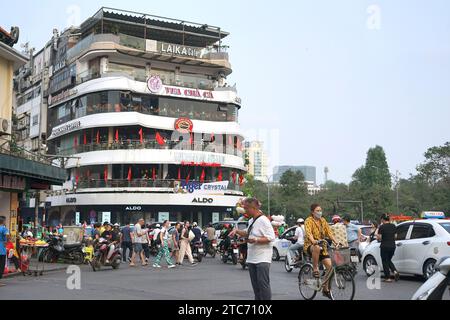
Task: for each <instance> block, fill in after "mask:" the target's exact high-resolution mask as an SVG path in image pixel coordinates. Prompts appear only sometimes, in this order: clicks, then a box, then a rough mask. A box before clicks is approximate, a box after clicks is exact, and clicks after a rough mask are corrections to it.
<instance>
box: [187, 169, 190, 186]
mask: <svg viewBox="0 0 450 320" xmlns="http://www.w3.org/2000/svg"><path fill="white" fill-rule="evenodd" d="M190 178H191V170H189V173H188V175H187V177H186V183H189V179H190Z"/></svg>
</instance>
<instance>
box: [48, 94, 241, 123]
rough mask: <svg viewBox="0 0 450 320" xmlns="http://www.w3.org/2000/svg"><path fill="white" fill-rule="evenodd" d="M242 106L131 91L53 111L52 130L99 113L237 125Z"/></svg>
mask: <svg viewBox="0 0 450 320" xmlns="http://www.w3.org/2000/svg"><path fill="white" fill-rule="evenodd" d="M238 110H239V107H238V106H236V105H234V104H226V103H218V102H204V101H195V100H187V99H177V98H167V97H158V96H153V95H146V94H139V93H132V92H130V91H102V92H95V93H89V94H86V95H83V96H80V97H77V98H75V99H72V100H69V101H67V102H66V103H63V104H61V105H58V106H56V107H53V108H51V109H50V110H49V129H50V131H51V129H52V128H53V127H56V126H58V125H61V124H63V123H65V122H68V121H71V120H74V119H77V118H80V117H83V116H86V115H91V114H97V113H106V112H140V113H143V114H150V115H155V116H163V117H172V118H180V117H188V118H190V119H193V120H206V121H222V122H227V121H228V122H237V121H238Z"/></svg>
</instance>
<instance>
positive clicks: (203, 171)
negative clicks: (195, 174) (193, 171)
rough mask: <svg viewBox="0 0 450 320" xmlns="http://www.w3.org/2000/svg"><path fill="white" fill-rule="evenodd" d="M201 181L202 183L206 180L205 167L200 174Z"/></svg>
mask: <svg viewBox="0 0 450 320" xmlns="http://www.w3.org/2000/svg"><path fill="white" fill-rule="evenodd" d="M200 182H201V183H203V182H205V169H204V168H203V170H202V174H201V175H200Z"/></svg>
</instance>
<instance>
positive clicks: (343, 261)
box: [330, 248, 351, 267]
mask: <svg viewBox="0 0 450 320" xmlns="http://www.w3.org/2000/svg"><path fill="white" fill-rule="evenodd" d="M330 256H331V261H332V262H333V265H334V266H336V267H340V266H345V265H349V264H350V263H351V259H350V248H340V249H332V250H330Z"/></svg>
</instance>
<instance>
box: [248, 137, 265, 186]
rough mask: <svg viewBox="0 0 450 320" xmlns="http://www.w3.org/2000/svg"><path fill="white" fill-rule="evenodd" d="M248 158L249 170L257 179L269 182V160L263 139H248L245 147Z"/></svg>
mask: <svg viewBox="0 0 450 320" xmlns="http://www.w3.org/2000/svg"><path fill="white" fill-rule="evenodd" d="M244 153H245V157H246V158H247V161H248V163H247V171H248V173H249V174H251V175H252V176H253V177H254V178H255V179H256V180H260V181H264V182H267V176H268V169H267V167H268V161H267V153H266V152H265V150H264V143H263V142H262V141H247V142H245V149H244Z"/></svg>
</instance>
